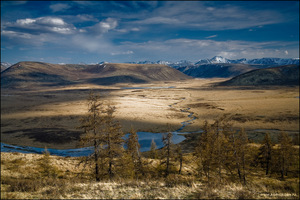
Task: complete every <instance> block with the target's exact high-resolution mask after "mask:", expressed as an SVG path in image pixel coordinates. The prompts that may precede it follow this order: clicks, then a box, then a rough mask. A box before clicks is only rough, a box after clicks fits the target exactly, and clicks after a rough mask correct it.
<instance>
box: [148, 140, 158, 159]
mask: <svg viewBox="0 0 300 200" xmlns="http://www.w3.org/2000/svg"><path fill="white" fill-rule="evenodd" d="M156 148H157V146H156V143H155V141H154V139H152V141H151V147H150V158H152V159H156V158H157V150H156Z"/></svg>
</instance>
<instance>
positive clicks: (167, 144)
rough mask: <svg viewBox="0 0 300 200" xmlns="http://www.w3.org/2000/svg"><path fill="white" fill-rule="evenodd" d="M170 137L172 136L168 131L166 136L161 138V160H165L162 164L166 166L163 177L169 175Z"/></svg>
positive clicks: (171, 146) (171, 145)
mask: <svg viewBox="0 0 300 200" xmlns="http://www.w3.org/2000/svg"><path fill="white" fill-rule="evenodd" d="M172 137H173V134H172V132H171V131H169V132H168V133H167V135H164V136H163V138H162V141H163V144H164V147H163V149H162V151H163V153H162V154H163V155H162V158H164V159H165V160H164V161H163V162H162V163H163V164H165V165H166V169H165V177H167V176H168V175H169V173H170V166H171V158H172V156H173V143H172Z"/></svg>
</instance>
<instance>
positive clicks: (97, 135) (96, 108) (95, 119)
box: [78, 91, 105, 181]
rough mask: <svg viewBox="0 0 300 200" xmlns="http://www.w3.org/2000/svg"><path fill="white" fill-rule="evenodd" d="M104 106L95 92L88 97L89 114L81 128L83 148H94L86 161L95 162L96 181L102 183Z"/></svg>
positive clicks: (81, 121)
mask: <svg viewBox="0 0 300 200" xmlns="http://www.w3.org/2000/svg"><path fill="white" fill-rule="evenodd" d="M104 112H105V110H104V105H103V102H101V101H100V96H99V95H95V93H94V92H93V91H91V92H90V94H89V97H88V113H87V115H86V116H84V117H82V118H81V119H80V126H79V127H78V128H80V129H83V131H84V133H83V134H82V135H81V137H80V144H81V146H92V147H93V153H92V154H91V155H90V156H88V157H86V161H90V160H93V161H94V165H95V166H94V169H95V176H96V181H100V171H99V159H100V153H101V152H100V151H101V149H102V148H101V147H102V145H101V144H102V141H103V134H102V131H101V129H102V128H103V126H104V124H105V122H104V118H103V114H104Z"/></svg>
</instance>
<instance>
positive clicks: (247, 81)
mask: <svg viewBox="0 0 300 200" xmlns="http://www.w3.org/2000/svg"><path fill="white" fill-rule="evenodd" d="M220 85H224V86H263V85H282V86H284V85H287V86H288V85H299V65H284V66H279V67H273V68H267V69H258V70H253V71H250V72H247V73H244V74H241V75H239V76H236V77H234V78H232V79H230V80H228V81H225V82H222V83H220Z"/></svg>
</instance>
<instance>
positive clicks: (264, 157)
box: [258, 132, 273, 175]
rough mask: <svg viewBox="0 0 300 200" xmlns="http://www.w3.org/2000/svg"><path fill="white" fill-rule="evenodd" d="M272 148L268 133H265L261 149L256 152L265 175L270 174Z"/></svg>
mask: <svg viewBox="0 0 300 200" xmlns="http://www.w3.org/2000/svg"><path fill="white" fill-rule="evenodd" d="M272 154H273V148H272V141H271V137H270V133H268V132H267V133H266V134H265V137H264V139H263V141H262V143H261V147H260V148H259V152H258V159H259V162H260V164H261V166H262V168H264V169H265V171H266V175H268V174H269V172H270V167H271V160H272Z"/></svg>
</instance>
